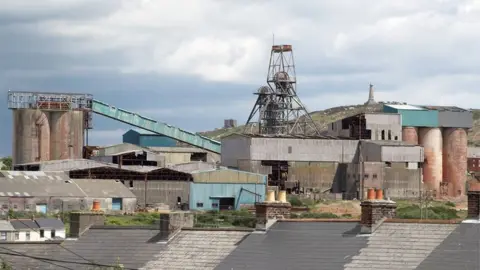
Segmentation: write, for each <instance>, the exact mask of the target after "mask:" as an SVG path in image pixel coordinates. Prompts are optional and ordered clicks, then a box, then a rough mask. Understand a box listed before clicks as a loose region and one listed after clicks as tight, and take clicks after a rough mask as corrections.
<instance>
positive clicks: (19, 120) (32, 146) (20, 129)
mask: <svg viewBox="0 0 480 270" xmlns="http://www.w3.org/2000/svg"><path fill="white" fill-rule="evenodd" d="M12 138H13V151H12V158H13V163H14V164H23V163H29V162H36V161H44V160H49V159H50V127H49V121H48V112H43V111H40V110H14V111H13V136H12Z"/></svg>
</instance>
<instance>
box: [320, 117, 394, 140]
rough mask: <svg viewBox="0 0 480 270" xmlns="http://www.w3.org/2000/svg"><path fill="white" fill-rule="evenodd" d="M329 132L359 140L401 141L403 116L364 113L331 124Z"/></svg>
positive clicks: (332, 134) (333, 134)
mask: <svg viewBox="0 0 480 270" xmlns="http://www.w3.org/2000/svg"><path fill="white" fill-rule="evenodd" d="M327 132H328V134H329V135H331V136H337V137H343V138H351V139H357V140H359V139H363V140H382V141H384V140H388V141H400V140H401V138H402V118H401V116H400V114H398V113H362V114H358V115H354V116H351V117H347V118H344V119H342V120H339V121H336V122H333V123H331V124H329V125H328V131H327Z"/></svg>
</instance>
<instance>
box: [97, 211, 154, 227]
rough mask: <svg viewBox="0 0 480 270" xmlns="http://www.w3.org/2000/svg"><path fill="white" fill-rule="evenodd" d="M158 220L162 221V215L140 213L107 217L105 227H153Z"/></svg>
mask: <svg viewBox="0 0 480 270" xmlns="http://www.w3.org/2000/svg"><path fill="white" fill-rule="evenodd" d="M158 220H160V213H138V214H135V215H117V216H106V218H105V225H118V226H136V225H153V224H155V222H157V221H158Z"/></svg>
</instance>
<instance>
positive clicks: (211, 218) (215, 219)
mask: <svg viewBox="0 0 480 270" xmlns="http://www.w3.org/2000/svg"><path fill="white" fill-rule="evenodd" d="M255 223H256V219H255V216H254V215H253V214H252V213H251V212H249V211H248V210H246V209H242V210H238V211H237V210H232V211H208V212H204V213H199V214H197V215H196V217H195V227H200V228H212V227H214V228H225V227H243V228H255Z"/></svg>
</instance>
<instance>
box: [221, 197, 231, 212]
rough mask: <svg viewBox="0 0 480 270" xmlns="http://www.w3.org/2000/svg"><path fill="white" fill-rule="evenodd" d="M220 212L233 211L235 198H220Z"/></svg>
mask: <svg viewBox="0 0 480 270" xmlns="http://www.w3.org/2000/svg"><path fill="white" fill-rule="evenodd" d="M219 202H220V205H219V208H220V210H234V209H235V198H220V200H219Z"/></svg>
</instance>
